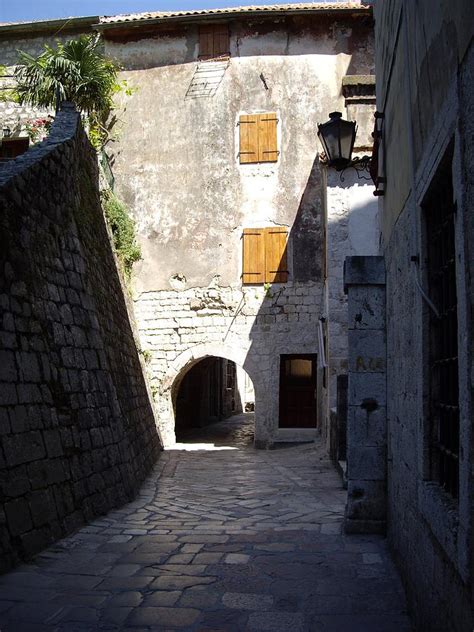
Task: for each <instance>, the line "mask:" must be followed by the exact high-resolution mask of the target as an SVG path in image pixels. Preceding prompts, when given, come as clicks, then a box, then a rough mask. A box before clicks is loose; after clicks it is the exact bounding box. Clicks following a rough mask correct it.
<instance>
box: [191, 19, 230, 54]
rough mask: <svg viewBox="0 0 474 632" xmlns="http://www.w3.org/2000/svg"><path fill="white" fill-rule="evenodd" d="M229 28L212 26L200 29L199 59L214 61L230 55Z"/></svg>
mask: <svg viewBox="0 0 474 632" xmlns="http://www.w3.org/2000/svg"><path fill="white" fill-rule="evenodd" d="M229 50H230V43H229V26H228V25H227V24H211V25H206V26H201V27H200V29H199V59H214V58H216V57H225V56H228V55H229Z"/></svg>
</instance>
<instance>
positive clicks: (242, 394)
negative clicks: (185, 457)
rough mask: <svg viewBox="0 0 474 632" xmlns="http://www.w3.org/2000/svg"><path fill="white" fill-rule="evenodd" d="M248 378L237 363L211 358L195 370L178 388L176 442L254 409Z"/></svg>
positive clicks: (191, 370)
mask: <svg viewBox="0 0 474 632" xmlns="http://www.w3.org/2000/svg"><path fill="white" fill-rule="evenodd" d="M247 382H248V377H247V376H246V374H245V373H244V372H243V371H242V369H239V368H238V367H237V366H236V364H235V363H234V362H232V361H231V360H227V359H225V358H217V357H210V358H204V359H203V360H200V361H199V362H198V363H197V364H195V365H194V366H192V367H191V368H190V369H189V371H188V372H187V373H186V375H185V376H184V377H183V379H182V380H181V382H180V384H179V385H178V387H177V389H178V390H177V393H176V399H175V432H176V440H177V441H181V440H182V439H183V438H186V436H187V435H189V433H190V432H192V431H193V430H194V431H195V430H196V429H198V428H203V427H204V426H207V425H209V424H211V423H215V422H217V421H220V420H222V419H227V418H228V417H231V416H232V415H238V414H240V413H242V412H243V411H244V409H245V406H246V405H247V406H248V405H249V404H250V405H251V402H250V400H251V399H252V393H251V388H248V384H247Z"/></svg>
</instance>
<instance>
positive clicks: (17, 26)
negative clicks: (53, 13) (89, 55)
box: [0, 15, 100, 38]
mask: <svg viewBox="0 0 474 632" xmlns="http://www.w3.org/2000/svg"><path fill="white" fill-rule="evenodd" d="M99 20H100V16H99V15H92V16H87V17H80V18H61V19H60V20H43V21H40V22H17V23H13V24H2V25H0V38H1V37H2V36H4V35H14V34H16V33H22V34H26V35H28V34H32V35H33V34H36V33H48V32H52V33H55V34H56V33H57V34H59V32H61V33H68V32H70V31H76V30H79V29H80V28H82V27H93V26H94V25H95V24H97V23H98V22H99Z"/></svg>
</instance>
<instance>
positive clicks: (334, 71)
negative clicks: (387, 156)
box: [0, 3, 378, 445]
mask: <svg viewBox="0 0 474 632" xmlns="http://www.w3.org/2000/svg"><path fill="white" fill-rule="evenodd" d="M300 6H301V5H294V9H288V10H287V9H284V10H283V11H280V10H279V11H278V12H277V13H273V12H270V13H269V12H267V11H258V10H254V9H252V10H246V11H243V12H242V11H240V12H239V11H236V12H234V10H230V11H229V12H227V13H226V12H225V11H224V12H220V14H219V15H218V16H216V15H201V16H197V17H196V16H189V15H188V16H177V17H175V18H173V19H171V18H162V17H160V18H159V19H151V20H149V19H148V18H147V17H146V14H142V15H137V16H130V18H125V19H121V17H120V16H118V17H116V18H111V19H107V18H105V19H100V20H99V19H97V20H95V19H88V20H87V21H85V22H81V23H80V24H76V25H74V24H70V23H69V22H67V21H63V22H64V23H63V24H62V25H57V24H47V23H45V24H42V25H41V24H39V25H33V26H32V25H16V26H9V27H8V28H7V29H6V31H5V32H3V33H1V32H0V63H5V64H6V65H7V66H10V65H11V64H12V63H14V62H15V61H16V53H15V51H16V49H17V48H22V49H24V50H28V51H29V52H31V53H38V52H40V50H41V48H42V45H43V44H44V43H49V44H51V43H53V41H55V40H56V39H59V38H58V37H57V35H55V34H57V33H58V30H59V33H60V34H61V35H60V37H70V36H74V35H75V34H77V33H79V32H87V31H89V32H93V30H94V29H96V30H98V31H99V32H101V34H102V36H103V38H104V46H105V50H106V53H107V55H109V56H111V57H113V58H115V59H116V60H117V61H118V62H119V63H120V65H121V67H122V68H123V71H122V73H121V76H122V78H124V79H127V81H128V83H129V85H130V86H131V87H132V88H136V90H135V91H134V92H133V94H132V96H125V95H122V97H123V101H122V102H121V103H120V104H118V105H119V107H120V108H124V109H125V111H124V113H123V114H122V113H121V114H120V117H119V118H120V124H119V125H118V128H120V129H119V133H118V138H117V141H116V142H115V143H114V144H113V169H114V173H115V176H116V182H117V189H118V194H119V196H121V197H122V198H124V200H125V201H126V202H128V204H129V206H130V208H131V211H132V214H133V216H134V218H135V220H136V222H137V228H138V233H139V240H140V243H141V246H142V251H143V260H142V261H141V262H140V263H139V264H138V265H137V266H136V275H135V282H134V294H135V299H136V300H135V309H136V314H137V319H138V324H139V328H140V332H141V345H142V348H143V350H144V351H146V352H147V355H149V357H150V362H149V374H150V377H151V381H152V385H153V390H154V392H155V398H156V404H157V408H158V410H159V412H160V415H161V416H160V419H161V421H160V430H161V432H162V434H163V437H165V440H166V443H167V444H171V443H173V441H174V427H173V424H174V408H173V398H174V397H175V391H176V388H177V385H178V384H179V382H180V380H181V379H182V377H183V375H184V373H185V372H186V370H187V369H188V368H189V366H190V364H189V361H190V358H192V359H194V360H197V359H199V357H203V356H205V355H206V354H207V353H208V350H207V351H206V352H204V351H203V349H208V347H209V345H210V346H212V348H213V355H221V356H223V357H227V358H228V359H231V360H234V361H235V362H236V363H237V364H238V365H239V366H240V367H241V370H240V371H239V374H240V375H241V376H242V370H244V371H247V374H248V375H249V377H250V379H251V381H252V382H253V384H254V386H255V391H256V440H257V443H258V444H259V445H267V444H269V443H271V442H272V441H276V440H279V439H283V440H287V439H289V438H294V439H297V438H308V437H313V436H315V433H316V432H322V433H323V435H326V439H327V441H329V437H328V428H327V417H328V407H329V405H334V402H335V395H336V388H335V384H336V376H337V374H339V373H344V372H346V371H347V305H346V299H345V297H344V294H343V287H342V264H343V259H344V257H345V256H346V255H357V254H367V253H369V254H370V253H374V254H375V252H376V250H377V243H378V240H377V237H376V230H375V229H374V226H375V225H376V214H377V210H376V204H375V200H374V198H373V196H372V188H371V187H370V186H368V185H366V184H365V183H363V181H359V180H356V178H355V176H353V175H351V174H350V173H349V174H346V175H345V180H344V182H343V181H342V180H341V179H340V178H339V175H338V174H336V173H335V172H334V171H333V170H332V169H329V170H328V169H327V167H326V166H325V165H324V164H322V163H321V162H320V160H319V152H320V150H321V147H320V145H319V142H318V140H317V136H316V129H317V123H318V122H322V121H324V120H326V119H327V117H328V113H329V112H330V111H333V110H335V109H336V110H341V111H342V112H344V113H345V116H346V117H347V118H357V121H358V123H359V131H358V141H357V146H356V151H359V152H360V153H366V151H367V149H368V146H369V145H370V142H371V139H370V132H371V130H372V118H371V115H372V112H373V109H374V104H373V100H374V99H373V54H374V53H373V36H372V17H371V9H370V8H368V7H364V6H361V5H360V4H359V3H341V4H338V5H331V7H327V6H326V5H317V4H316V5H314V8H312V9H308V8H307V7H306V8H305V9H304V10H303V11H300V10H299V7H300ZM153 15H155V14H153ZM153 15H151V17H152V18H153ZM159 15H160V16H162V15H163V14H159ZM155 17H156V16H155ZM216 19H217V21H218V22H221V23H225V24H228V25H229V33H230V59H229V60H227V61H224V62H222V61H219V62H207V63H200V62H199V61H198V55H199V28H200V25H201V24H203V23H206V24H207V23H209V24H210V23H212V21H213V20H216ZM84 20H85V19H84ZM94 20H95V21H96V22H97V24H95V25H94V24H93V22H94ZM91 25H92V26H91ZM66 28H69V29H71V32H67V33H66V32H65V29H66ZM210 68H211V69H212V70H211V71H209V69H210ZM203 71H204V72H205V73H207V75H206V76H209V72H211V73H214V74H213V77H214V79H215V77H217V82H216V85H215V87H214V88H213V90H211V91H210V92H209V93H208V94H207V96H204V97H201V98H193V94H195V93H194V92H193V91H192V90H190V87H192V86H195V85H196V82H199V81H202V78H201V76H202V72H203ZM371 76H372V78H371ZM361 82H362V83H361ZM367 82H368V84H370V86H371V87H370V86H369V88H368V91H367V90H366V88H367V86H366V85H365V83H367ZM361 85H362V88H361ZM1 107H3V112H4V120H5V121H7V119H8V121H10V122H9V124H10V125H11V120H10V118H9V116H10V115H11V114H12V113H13V114H14V117H16V118H15V120H16V121H17V122H20V123H21V122H22V121H23V119H24V118H25V117H29V116H30V114H31V112H30V111H29V110H28V109H25V110H24V111H23V109H21V108H20V109H19V108H18V106H5V105H4V106H1ZM1 107H0V116H1V113H2V109H1ZM7 107H10V108H13V109H12V111H11V112H10V111H9V110H8V111H6V108H7ZM270 111H272V112H275V113H276V115H277V117H278V125H277V136H278V150H279V156H278V160H277V162H274V163H264V164H240V160H239V127H238V122H239V117H240V115H242V114H249V113H250V114H251V113H258V112H270ZM5 113H6V114H8V116H5ZM35 114H38V113H35ZM19 129H21V126H20V125H17V130H19ZM109 151H110V146H109ZM270 226H284V227H286V228H287V230H288V271H289V278H288V282H287V283H285V284H274V285H273V286H272V287H266V286H263V285H259V286H258V285H257V286H244V287H242V283H241V273H242V231H243V229H244V228H253V227H255V228H263V227H270ZM321 318H323V319H325V321H324V322H325V323H326V324H325V325H324V329H325V332H326V335H327V336H329V339H326V350H327V358H326V359H327V362H328V365H329V367H328V374H329V379H327V376H324V371H323V368H322V366H321V365H320V366H319V369H318V382H317V389H316V390H317V400H316V405H317V408H318V430H317V431H316V430H312V431H310V430H305V431H296V430H293V431H291V432H290V431H289V430H288V429H285V430H283V429H279V428H278V417H279V379H280V376H279V370H280V369H279V367H280V355H281V354H290V353H294V354H318V353H319V350H320V347H319V343H318V330H319V321H320V319H321ZM219 348H220V349H221V352H220V354H219V352H218V349H219ZM224 350H225V352H226V354H227V355H225V354H224ZM198 353H201V354H202V355H201V356H199V355H198ZM319 355H320V354H319ZM180 358H185V361H184V364H183V365H182V366H181V367H180V373H178V374H177V375H176V376H175V377H176V378H177V379H176V380H175V381H174V382H173V380H171V381H170V375H174V367H175V366H176V364H180ZM320 360H321V358H320ZM240 381H241V382H242V379H241V380H240Z"/></svg>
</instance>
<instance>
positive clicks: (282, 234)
mask: <svg viewBox="0 0 474 632" xmlns="http://www.w3.org/2000/svg"><path fill="white" fill-rule="evenodd" d="M287 234H288V231H287V229H286V228H285V227H284V226H282V227H280V226H275V227H274V228H273V227H272V228H266V229H265V283H286V282H287V281H288V265H287V256H286V237H287Z"/></svg>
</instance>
